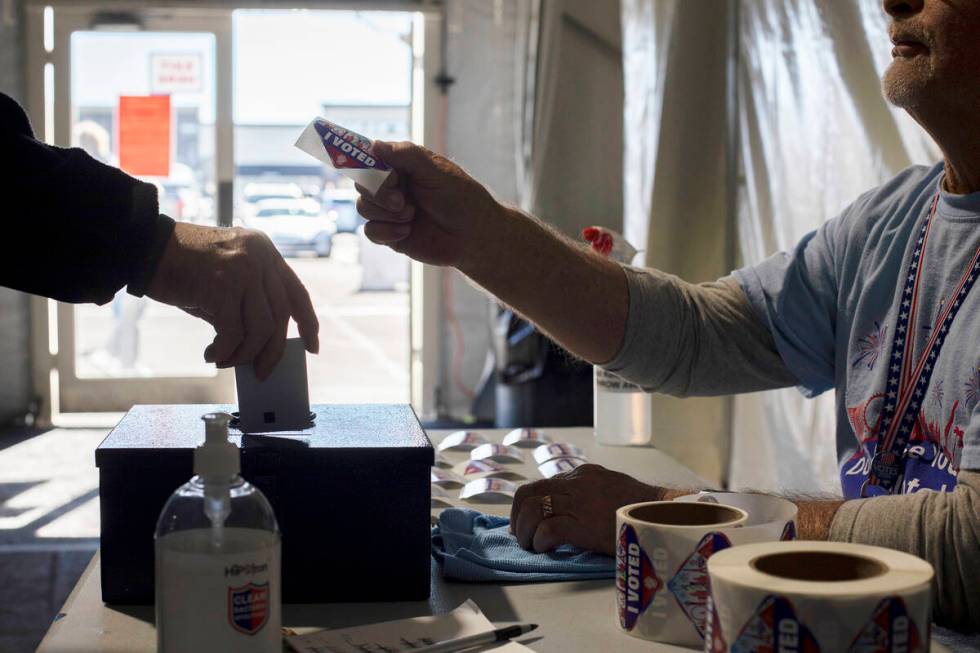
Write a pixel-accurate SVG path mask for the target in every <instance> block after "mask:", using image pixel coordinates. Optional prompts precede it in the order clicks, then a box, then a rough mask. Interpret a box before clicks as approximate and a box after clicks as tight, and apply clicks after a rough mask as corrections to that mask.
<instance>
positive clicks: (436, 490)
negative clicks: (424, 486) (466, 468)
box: [429, 485, 453, 508]
mask: <svg viewBox="0 0 980 653" xmlns="http://www.w3.org/2000/svg"><path fill="white" fill-rule="evenodd" d="M429 487H430V489H431V491H432V507H433V508H451V507H452V505H453V502H452V497H451V496H450V495H449V492H447V491H446V490H445V489H443V488H441V487H439V486H438V485H431V486H429Z"/></svg>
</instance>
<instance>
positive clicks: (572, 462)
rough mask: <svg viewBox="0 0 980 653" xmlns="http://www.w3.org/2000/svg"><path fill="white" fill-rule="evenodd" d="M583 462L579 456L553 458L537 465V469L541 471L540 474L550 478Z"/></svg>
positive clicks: (579, 465)
mask: <svg viewBox="0 0 980 653" xmlns="http://www.w3.org/2000/svg"><path fill="white" fill-rule="evenodd" d="M584 464H585V461H584V460H582V459H581V458H554V459H552V460H549V461H548V462H546V463H544V464H541V465H538V471H539V472H541V476H544V477H545V478H551V477H552V476H555V475H556V474H561V473H562V472H570V471H572V470H573V469H575V468H576V467H581V466H582V465H584Z"/></svg>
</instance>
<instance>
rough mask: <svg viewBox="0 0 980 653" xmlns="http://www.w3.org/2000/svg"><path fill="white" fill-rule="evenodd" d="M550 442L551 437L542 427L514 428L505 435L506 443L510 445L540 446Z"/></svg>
mask: <svg viewBox="0 0 980 653" xmlns="http://www.w3.org/2000/svg"><path fill="white" fill-rule="evenodd" d="M550 442H551V438H549V437H548V436H547V435H545V433H544V431H542V430H541V429H514V430H513V431H511V432H510V433H508V434H507V435H505V436H504V444H506V445H507V446H509V447H526V448H530V447H539V446H541V445H542V444H549V443H550Z"/></svg>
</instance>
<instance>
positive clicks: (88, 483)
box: [0, 429, 106, 653]
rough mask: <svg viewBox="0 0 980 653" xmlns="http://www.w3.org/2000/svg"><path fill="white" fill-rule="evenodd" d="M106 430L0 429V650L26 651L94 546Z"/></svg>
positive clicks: (39, 635)
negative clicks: (98, 463) (98, 457)
mask: <svg viewBox="0 0 980 653" xmlns="http://www.w3.org/2000/svg"><path fill="white" fill-rule="evenodd" d="M105 435H106V431H101V430H81V429H79V430H74V429H73V430H68V429H53V430H50V431H47V432H43V433H28V434H25V433H23V432H20V433H16V432H14V433H10V432H8V433H0V651H2V652H3V653H29V652H31V651H33V650H34V649H35V648H36V647H37V644H38V642H40V640H41V638H42V637H43V635H44V633H45V631H46V630H47V628H48V625H49V624H50V623H51V620H52V619H53V618H54V616H55V615H56V614H57V612H58V610H59V608H61V605H62V603H64V600H65V599H66V598H67V597H68V594H69V592H70V591H71V588H72V587H73V586H74V585H75V582H76V581H77V580H78V577H79V576H80V575H81V573H82V571H83V570H84V569H85V565H87V564H88V561H89V559H91V557H92V554H93V553H95V550H96V548H97V547H98V537H99V504H98V491H99V490H98V487H99V480H98V473H97V471H96V469H95V454H94V452H95V447H96V446H98V444H99V442H101V441H102V438H104V437H105Z"/></svg>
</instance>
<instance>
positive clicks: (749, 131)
mask: <svg viewBox="0 0 980 653" xmlns="http://www.w3.org/2000/svg"><path fill="white" fill-rule="evenodd" d="M740 13H741V15H740V24H739V32H740V57H739V68H738V85H739V94H740V105H739V106H740V120H739V142H740V144H741V147H740V153H739V154H740V156H739V158H740V163H741V172H742V178H743V184H742V185H741V186H740V188H739V201H738V211H737V221H738V234H739V235H738V242H739V247H740V252H741V256H742V260H743V263H744V264H753V263H758V262H759V261H761V260H762V259H764V258H765V257H766V256H768V255H769V254H771V253H773V252H774V251H778V250H788V249H791V248H792V247H793V246H794V245H795V244H796V242H797V241H798V240H799V239H800V238H801V237H802V236H803V235H805V234H806V233H807V232H809V231H811V230H813V229H815V228H816V227H818V226H819V225H820V224H821V223H823V222H824V221H825V220H828V219H830V218H832V217H833V216H835V215H837V214H838V213H839V212H840V211H841V210H842V209H843V208H844V207H845V206H847V205H848V204H849V203H851V202H852V201H854V200H855V199H856V198H857V197H858V196H859V195H860V194H861V193H863V192H865V191H866V190H868V189H870V188H872V187H874V186H877V185H879V184H881V183H882V182H884V181H885V180H887V179H889V178H890V177H892V176H894V175H895V174H896V173H897V172H899V171H900V170H901V169H902V168H905V167H907V166H909V165H912V164H913V163H919V164H931V163H934V162H935V161H937V160H938V159H939V152H938V149H937V148H936V146H935V145H934V144H933V143H932V141H931V139H930V138H929V137H928V135H926V134H925V132H924V131H922V129H921V128H919V127H918V126H917V125H916V124H915V123H914V122H913V121H912V120H911V119H910V118H909V117H908V116H907V115H906V114H905V113H904V112H902V111H899V110H896V109H894V108H892V107H890V106H889V105H888V104H887V103H886V102H885V100H884V99H883V97H882V94H881V89H880V82H879V79H880V76H881V74H882V72H883V71H884V68H885V67H886V66H887V65H888V62H889V61H890V59H891V57H890V55H889V52H890V50H891V47H892V46H891V43H890V41H889V39H888V35H887V19H886V16H885V15H884V13H883V12H882V10H881V6H880V2H877V1H876V0H860V1H859V2H856V3H851V2H844V3H842V2H835V1H834V0H753V1H752V2H743V3H741V4H740ZM735 406H736V407H735V422H734V433H733V447H732V453H733V455H732V461H731V483H732V485H733V486H735V487H754V488H760V489H779V490H788V491H796V492H816V493H839V492H840V480H839V477H838V472H837V459H836V452H835V451H834V437H833V432H834V424H835V416H834V397H833V393H829V392H828V393H825V394H824V395H822V396H820V397H818V398H817V399H815V400H812V401H811V400H806V399H804V398H803V397H802V395H800V394H799V393H798V392H796V391H795V390H792V389H789V390H780V391H775V392H767V393H760V394H756V395H746V396H743V397H739V398H738V399H737V400H736V404H735Z"/></svg>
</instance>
